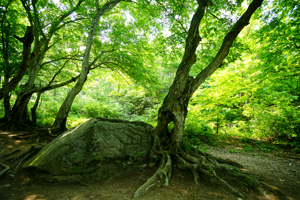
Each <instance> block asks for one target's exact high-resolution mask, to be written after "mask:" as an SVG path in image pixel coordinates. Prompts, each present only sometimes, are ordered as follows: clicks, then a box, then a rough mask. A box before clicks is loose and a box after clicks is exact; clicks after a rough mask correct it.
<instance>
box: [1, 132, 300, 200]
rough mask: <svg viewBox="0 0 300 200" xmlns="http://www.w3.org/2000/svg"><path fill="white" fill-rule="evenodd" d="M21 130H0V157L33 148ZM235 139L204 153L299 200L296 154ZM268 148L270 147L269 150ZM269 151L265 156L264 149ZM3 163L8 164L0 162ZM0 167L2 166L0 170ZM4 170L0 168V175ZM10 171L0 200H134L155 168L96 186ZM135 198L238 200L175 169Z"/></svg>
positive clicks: (299, 174)
mask: <svg viewBox="0 0 300 200" xmlns="http://www.w3.org/2000/svg"><path fill="white" fill-rule="evenodd" d="M19 134H20V132H13V133H11V132H4V131H0V158H1V155H3V154H5V153H8V152H12V151H14V150H17V149H18V150H20V151H19V153H16V154H14V155H12V156H16V155H18V154H21V153H22V152H25V151H26V150H28V149H29V148H30V147H31V146H32V145H33V144H34V145H40V144H42V143H41V142H39V143H38V144H36V141H35V143H32V142H28V141H25V140H23V139H22V138H20V137H18V135H19ZM241 141H242V140H241V139H240V138H234V137H228V138H227V139H226V140H224V141H220V142H219V143H218V145H217V146H215V147H210V146H207V147H206V151H207V152H208V153H211V154H213V155H215V156H218V157H222V158H229V159H231V160H234V161H236V162H239V163H240V164H242V165H243V166H244V168H245V169H246V170H247V171H249V172H251V173H252V174H254V175H256V176H257V177H258V178H259V179H260V180H262V181H264V182H265V183H267V184H269V185H272V186H274V187H277V188H278V189H280V190H281V191H282V192H283V193H284V194H286V195H287V196H288V197H289V198H290V199H291V200H299V199H300V155H299V154H296V153H293V151H292V148H290V147H288V146H282V145H281V147H280V148H275V150H268V149H272V148H270V147H274V144H271V143H267V142H264V144H265V146H264V147H269V148H262V147H261V146H262V145H261V146H258V145H257V143H254V142H253V141H250V142H248V143H245V142H241ZM268 145H269V146H268ZM263 150H264V151H270V152H267V153H266V152H264V151H263ZM4 163H5V164H7V165H10V166H11V164H10V163H9V162H4ZM0 167H1V166H0ZM2 170H3V169H2V168H0V172H1V171H2ZM10 171H13V172H15V174H12V173H6V175H4V176H2V177H1V178H0V199H1V200H6V199H7V200H20V199H22V200H42V199H45V200H60V199H61V200H88V199H93V200H98V199H101V200H102V199H103V200H106V199H107V200H120V199H121V200H127V199H133V194H134V192H135V190H136V189H137V188H138V187H139V186H141V184H143V183H144V182H145V181H146V180H147V178H149V177H150V176H151V175H153V173H155V167H154V168H144V169H140V168H138V169H131V170H129V171H127V172H125V173H123V174H122V175H121V176H118V177H114V178H112V179H109V180H107V181H104V182H101V183H91V184H89V185H83V184H80V183H78V184H62V183H48V182H41V181H38V180H35V179H34V178H32V177H31V176H30V174H29V173H28V172H26V171H24V170H22V168H21V167H19V168H18V169H16V168H15V167H12V166H11V169H10ZM243 194H244V195H245V196H246V198H245V199H271V200H276V199H278V198H277V197H276V196H275V195H274V194H268V195H264V196H262V195H258V194H255V193H253V192H251V191H244V193H243ZM139 199H140V200H173V199H174V200H181V199H182V200H184V199H188V200H189V199H190V200H192V199H198V200H241V198H237V197H235V196H233V195H231V194H229V193H228V192H226V191H225V190H223V189H221V188H219V187H218V186H214V185H210V184H208V183H207V182H205V180H202V181H199V184H198V185H196V184H195V183H194V181H193V177H192V174H191V173H190V172H189V171H182V170H179V169H176V168H175V169H174V171H173V175H172V178H171V180H170V185H169V186H168V187H158V186H155V187H152V188H151V189H149V191H148V192H147V193H146V194H145V195H144V196H142V197H140V198H139Z"/></svg>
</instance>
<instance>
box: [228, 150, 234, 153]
mask: <svg viewBox="0 0 300 200" xmlns="http://www.w3.org/2000/svg"><path fill="white" fill-rule="evenodd" d="M228 151H229V153H235V151H236V149H229V150H228Z"/></svg>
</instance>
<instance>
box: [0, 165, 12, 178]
mask: <svg viewBox="0 0 300 200" xmlns="http://www.w3.org/2000/svg"><path fill="white" fill-rule="evenodd" d="M0 165H2V166H3V167H4V169H3V170H2V171H1V172H0V177H1V176H3V175H4V174H5V173H6V172H7V171H8V170H9V169H10V167H9V166H8V165H5V164H3V163H0Z"/></svg>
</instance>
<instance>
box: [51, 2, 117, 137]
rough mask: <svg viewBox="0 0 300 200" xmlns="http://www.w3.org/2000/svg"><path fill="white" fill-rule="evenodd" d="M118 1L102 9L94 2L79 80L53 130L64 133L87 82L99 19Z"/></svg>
mask: <svg viewBox="0 0 300 200" xmlns="http://www.w3.org/2000/svg"><path fill="white" fill-rule="evenodd" d="M120 1H122V0H110V1H109V2H107V3H105V4H104V5H103V7H102V8H99V6H98V1H97V0H96V7H97V12H96V14H95V16H94V18H93V20H92V25H91V29H90V32H89V35H88V38H87V42H86V48H85V51H84V54H83V61H82V65H81V72H80V76H79V79H78V81H77V82H76V84H75V86H74V88H72V90H71V91H70V92H69V93H68V95H67V97H66V98H65V100H64V102H63V104H62V105H61V107H60V109H59V112H58V114H57V116H56V118H55V121H54V123H53V128H55V129H59V130H61V131H64V130H65V129H66V122H67V117H68V114H69V112H70V109H71V106H72V104H73V101H74V99H75V97H76V96H77V94H78V93H79V92H80V91H81V90H82V87H83V85H84V83H85V81H86V80H87V75H88V73H89V70H90V66H89V56H90V52H91V48H92V44H93V38H94V35H95V31H96V28H97V26H98V22H99V19H100V17H101V16H102V15H103V14H104V13H106V12H108V11H110V10H111V9H113V8H114V7H115V6H116V5H117V4H118V3H119V2H120Z"/></svg>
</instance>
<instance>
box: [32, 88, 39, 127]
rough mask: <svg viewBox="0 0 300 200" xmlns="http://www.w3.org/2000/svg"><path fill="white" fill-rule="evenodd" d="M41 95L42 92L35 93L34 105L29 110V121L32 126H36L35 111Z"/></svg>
mask: <svg viewBox="0 0 300 200" xmlns="http://www.w3.org/2000/svg"><path fill="white" fill-rule="evenodd" d="M41 95H42V92H38V93H37V97H36V100H35V103H34V105H33V107H32V108H31V109H30V110H31V121H32V125H33V126H36V109H37V107H38V105H39V101H40V98H41Z"/></svg>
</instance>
